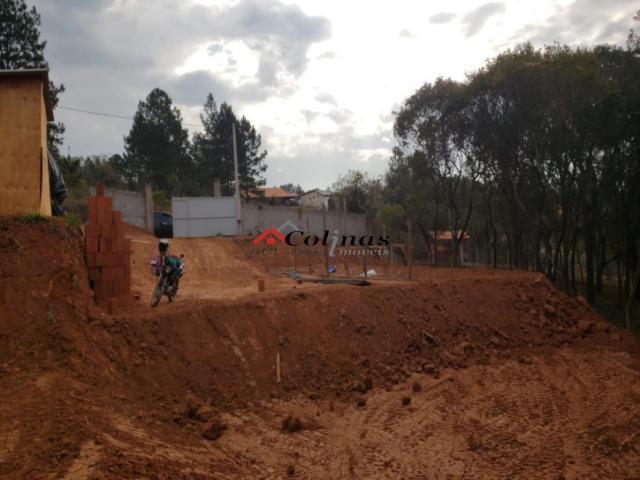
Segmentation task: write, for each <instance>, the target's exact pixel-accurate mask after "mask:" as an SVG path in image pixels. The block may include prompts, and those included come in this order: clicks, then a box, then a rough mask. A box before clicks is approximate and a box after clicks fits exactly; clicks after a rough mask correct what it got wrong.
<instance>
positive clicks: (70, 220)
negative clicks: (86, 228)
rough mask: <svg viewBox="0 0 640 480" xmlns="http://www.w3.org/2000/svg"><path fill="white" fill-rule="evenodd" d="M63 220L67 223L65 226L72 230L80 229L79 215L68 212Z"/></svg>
mask: <svg viewBox="0 0 640 480" xmlns="http://www.w3.org/2000/svg"><path fill="white" fill-rule="evenodd" d="M64 219H65V220H66V221H67V225H69V226H70V227H73V228H80V225H81V224H82V223H83V222H82V220H81V218H80V215H78V214H77V213H75V212H69V213H67V214H66V215H65V216H64Z"/></svg>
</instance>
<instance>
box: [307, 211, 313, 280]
mask: <svg viewBox="0 0 640 480" xmlns="http://www.w3.org/2000/svg"><path fill="white" fill-rule="evenodd" d="M307 232H308V233H307V235H309V234H310V233H311V228H310V226H309V212H307ZM307 248H308V252H307V253H308V255H307V258H308V260H309V273H313V268H312V267H311V256H312V251H313V250H312V248H311V245H307Z"/></svg>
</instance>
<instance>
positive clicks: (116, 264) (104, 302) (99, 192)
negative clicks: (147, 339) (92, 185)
mask: <svg viewBox="0 0 640 480" xmlns="http://www.w3.org/2000/svg"><path fill="white" fill-rule="evenodd" d="M84 234H85V253H86V260H87V267H88V269H89V282H90V285H91V288H92V289H93V291H94V294H95V301H96V303H97V304H98V305H99V306H101V307H103V308H106V309H107V310H108V311H109V313H117V311H118V309H119V308H120V306H121V305H125V304H127V303H129V302H130V301H131V263H130V262H131V240H129V239H125V238H124V223H122V214H121V212H117V211H116V212H114V211H113V205H112V201H111V197H105V196H104V187H103V185H102V184H100V183H98V184H97V185H96V196H95V197H89V221H88V223H87V225H86V226H85V229H84Z"/></svg>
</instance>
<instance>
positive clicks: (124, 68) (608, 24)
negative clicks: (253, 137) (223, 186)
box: [27, 0, 639, 189]
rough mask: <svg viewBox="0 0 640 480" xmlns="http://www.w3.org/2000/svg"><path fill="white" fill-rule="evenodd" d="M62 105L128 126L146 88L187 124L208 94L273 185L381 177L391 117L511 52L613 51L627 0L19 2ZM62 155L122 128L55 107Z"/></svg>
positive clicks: (620, 39) (193, 122)
mask: <svg viewBox="0 0 640 480" xmlns="http://www.w3.org/2000/svg"><path fill="white" fill-rule="evenodd" d="M27 1H28V3H30V4H34V5H35V6H36V7H37V9H38V11H39V12H40V13H41V16H42V30H43V37H44V38H45V39H46V40H47V41H48V45H47V50H46V55H47V59H48V61H49V64H50V69H51V77H52V78H53V80H54V81H56V82H62V83H64V85H65V87H66V88H67V91H66V92H65V94H64V95H63V96H62V98H61V101H60V105H61V106H63V107H67V108H73V109H81V110H88V111H94V112H103V113H107V114H113V115H120V116H124V117H131V116H132V115H133V113H134V112H135V110H136V107H137V102H138V101H139V100H140V99H143V98H144V97H145V96H146V95H147V94H148V92H149V91H150V90H151V89H153V88H154V87H160V88H162V89H164V90H166V91H167V92H168V93H169V95H170V96H171V97H172V98H173V100H174V102H175V103H177V105H178V106H179V108H180V110H181V111H182V115H183V118H184V121H185V123H186V124H188V128H189V130H191V131H196V130H198V124H199V113H200V110H201V105H202V103H203V102H204V99H205V97H206V95H207V93H208V92H211V93H213V95H214V97H215V99H216V101H218V103H221V102H222V101H227V102H230V103H231V104H232V105H233V107H234V110H236V112H237V113H239V114H241V115H245V116H247V118H248V119H249V120H250V121H251V122H252V123H253V124H254V125H255V126H256V127H257V128H258V130H259V132H260V133H261V134H262V137H263V145H264V146H265V147H266V148H267V150H268V152H269V156H268V157H267V158H268V165H269V168H268V171H267V182H268V184H269V185H280V184H282V183H289V182H293V183H300V184H301V185H302V186H303V187H304V188H307V189H309V188H314V187H328V186H330V185H331V184H332V183H333V182H334V181H335V180H336V178H337V177H338V175H340V174H344V173H346V172H347V171H348V170H349V169H361V170H366V171H367V172H369V173H370V174H372V175H380V174H382V173H384V171H385V168H386V163H387V160H388V158H389V154H390V149H391V147H392V146H393V142H394V140H393V134H392V126H393V118H394V117H393V111H394V110H397V109H398V107H399V106H400V105H401V103H402V102H403V100H404V99H405V98H406V97H407V96H409V95H411V94H412V93H413V92H414V91H415V90H416V89H417V88H418V87H419V86H420V85H421V84H423V83H424V82H428V81H432V80H434V79H435V78H436V77H438V76H445V77H452V78H456V79H462V78H464V75H465V72H469V71H472V70H474V69H476V68H478V67H480V66H481V65H482V64H483V63H484V62H485V61H486V60H487V59H488V58H490V57H492V56H494V55H495V54H496V53H498V52H499V51H501V50H504V49H506V48H509V47H512V46H514V45H515V44H517V43H520V42H525V41H531V42H532V43H533V44H534V45H536V46H542V45H544V44H550V43H553V42H561V43H567V44H571V45H593V44H594V43H605V42H606V43H617V44H623V43H624V41H625V38H626V35H627V33H628V31H629V29H630V28H632V27H633V22H632V20H631V18H632V16H633V12H634V11H635V10H637V9H638V7H639V5H638V3H637V2H636V1H630V0H607V1H604V0H537V1H535V2H523V1H520V0H510V1H503V2H500V1H495V2H494V1H490V2H487V3H483V2H482V1H475V2H474V1H470V0H448V1H429V2H427V1H424V0H393V1H391V0H386V1H379V0H372V1H367V2H365V1H354V0H352V1H347V0H340V1H338V0H298V1H287V0H284V1H280V0H191V1H190V0H154V1H151V0H27ZM56 118H57V119H58V120H61V121H63V122H64V123H65V125H66V127H67V133H66V135H65V147H64V150H63V152H65V153H66V152H67V147H69V148H70V151H71V154H72V155H92V154H112V153H121V152H122V150H123V136H124V135H125V134H126V133H127V132H128V131H129V129H130V127H131V121H130V120H127V119H126V118H110V117H104V116H95V115H89V114H85V113H79V112H74V111H71V110H63V109H58V110H57V111H56Z"/></svg>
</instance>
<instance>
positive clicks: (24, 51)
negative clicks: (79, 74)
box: [0, 0, 64, 157]
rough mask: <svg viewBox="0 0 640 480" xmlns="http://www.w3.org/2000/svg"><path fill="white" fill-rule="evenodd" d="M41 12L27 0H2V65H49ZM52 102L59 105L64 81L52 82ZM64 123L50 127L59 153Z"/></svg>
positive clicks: (55, 151)
mask: <svg viewBox="0 0 640 480" xmlns="http://www.w3.org/2000/svg"><path fill="white" fill-rule="evenodd" d="M39 28H40V14H39V13H38V11H37V10H36V7H31V8H28V7H27V4H26V3H25V1H24V0H0V69H3V70H18V69H29V68H45V69H48V68H49V66H48V64H47V62H46V60H45V57H44V49H45V47H46V45H47V42H46V41H44V40H40V31H39ZM49 91H50V94H51V104H52V107H53V108H54V109H55V108H56V107H57V106H58V99H59V96H60V94H61V93H62V92H64V85H62V84H60V85H55V84H54V83H53V82H49ZM63 134H64V125H63V124H62V123H60V122H55V123H51V124H49V126H48V129H47V135H48V142H49V148H50V149H51V151H52V153H53V154H54V155H55V156H56V157H58V156H59V153H60V152H59V148H58V147H60V145H62V135H63Z"/></svg>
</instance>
